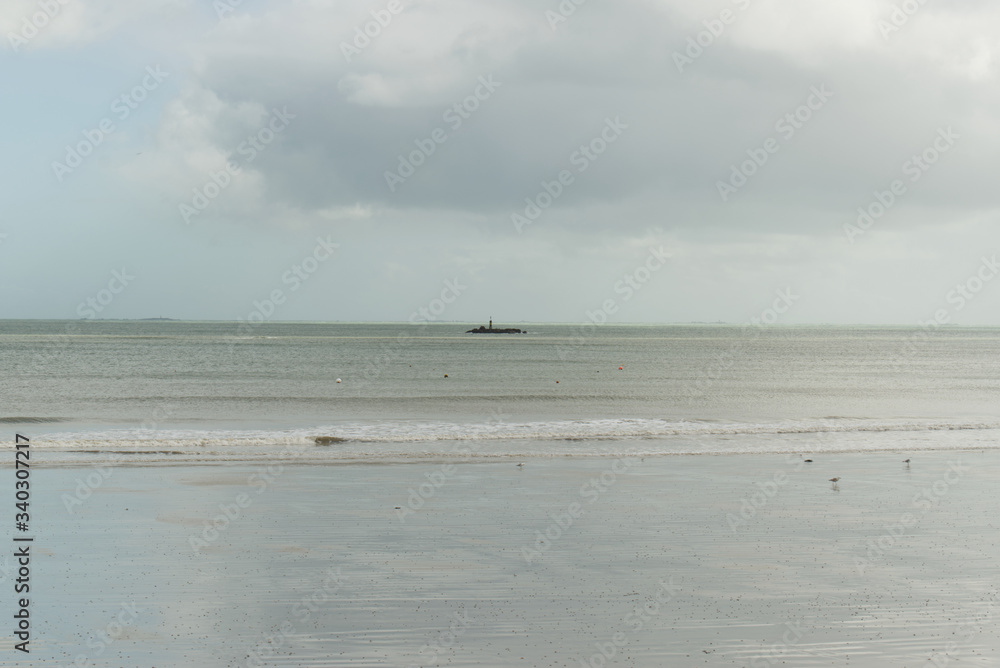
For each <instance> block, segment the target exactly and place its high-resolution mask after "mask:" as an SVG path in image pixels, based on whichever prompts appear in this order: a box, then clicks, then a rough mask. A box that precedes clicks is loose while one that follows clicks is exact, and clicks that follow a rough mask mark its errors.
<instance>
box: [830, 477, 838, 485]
mask: <svg viewBox="0 0 1000 668" xmlns="http://www.w3.org/2000/svg"><path fill="white" fill-rule="evenodd" d="M839 481H840V478H839V477H837V478H830V482H832V483H833V484H834V485H836V484H837V483H838V482H839Z"/></svg>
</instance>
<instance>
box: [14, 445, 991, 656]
mask: <svg viewBox="0 0 1000 668" xmlns="http://www.w3.org/2000/svg"><path fill="white" fill-rule="evenodd" d="M906 458H907V455H906V454H902V453H895V452H889V453H867V454H862V453H850V454H824V455H821V456H815V457H813V459H814V460H815V461H814V462H813V463H810V464H806V463H803V461H802V458H801V457H799V456H785V455H758V456H751V455H747V456H732V455H727V456H675V457H646V458H645V459H644V460H643V459H639V458H635V459H613V458H607V459H605V458H587V459H570V458H559V459H543V458H538V459H527V460H524V461H523V463H524V466H523V467H518V466H516V465H515V463H514V462H508V461H505V462H493V463H456V464H448V463H446V462H436V463H414V464H389V465H375V464H351V465H328V466H302V465H287V466H278V465H275V466H272V468H271V470H270V471H268V470H267V469H266V468H265V467H264V466H261V465H259V464H239V465H229V466H223V465H210V466H192V465H184V466H159V467H131V468H125V467H121V468H117V469H114V470H113V472H112V474H111V476H110V477H107V478H106V480H104V481H103V482H102V483H101V484H100V485H99V486H97V487H96V488H95V489H93V490H92V491H91V493H90V494H89V495H87V496H86V498H83V499H82V500H81V499H77V500H80V503H75V502H68V501H67V500H68V499H76V498H77V496H84V495H82V494H80V495H78V494H77V491H76V490H77V487H78V481H80V480H83V481H85V480H86V479H87V476H88V475H92V474H93V472H94V469H91V468H86V467H81V468H73V467H68V468H51V469H46V468H45V465H44V461H43V458H42V457H41V456H40V457H39V459H40V460H42V461H39V462H38V463H37V464H35V465H34V467H35V468H33V469H32V484H33V496H32V498H33V504H34V514H33V518H32V519H33V523H34V529H35V532H34V534H35V542H34V543H33V545H32V559H33V561H32V576H31V577H32V592H31V593H32V596H33V600H32V615H33V629H34V636H33V641H32V653H31V665H34V666H57V665H58V666H66V665H73V663H74V661H75V662H77V664H76V665H102V666H103V665H106V666H118V665H122V666H158V667H165V666H179V665H197V666H260V665H265V666H437V665H441V666H446V665H447V666H504V665H525V666H572V667H574V668H575V667H577V666H603V665H608V666H664V665H670V666H673V665H676V666H754V667H759V666H771V665H795V666H845V665H850V666H887V665H892V666H907V667H911V666H913V667H917V666H927V665H934V663H933V662H934V661H937V662H938V665H964V666H989V665H997V662H998V661H1000V653H998V651H1000V640H998V638H1000V634H998V633H997V630H998V624H997V621H996V620H997V618H998V614H997V611H996V610H995V609H994V608H995V606H996V605H997V604H998V603H1000V600H998V598H997V594H996V591H997V590H996V587H997V583H998V582H1000V565H998V560H997V558H996V555H997V548H998V531H997V519H996V518H997V516H998V510H1000V508H998V506H1000V500H998V497H997V495H996V482H995V481H996V480H998V479H1000V475H998V474H1000V453H997V452H921V453H920V454H919V456H918V457H917V456H915V457H914V458H913V462H912V463H911V464H910V466H909V467H907V465H906V464H904V463H903V462H902V460H903V459H906ZM8 473H9V474H11V475H12V472H11V471H8ZM831 477H840V478H841V479H840V481H839V482H838V484H837V485H836V487H834V486H833V485H832V484H831V483H830V482H828V480H829V478H831ZM422 485H423V487H421V486H422ZM397 506H398V507H399V509H398V510H397ZM68 508H69V509H71V510H72V512H70V511H69V510H68ZM212 520H214V524H211V523H210V522H212ZM209 527H210V528H209ZM2 565H3V566H4V567H5V569H6V570H5V573H4V576H5V578H6V579H7V580H8V581H9V580H10V578H11V574H12V571H10V570H9V569H10V561H5V562H4V563H3V564H2ZM5 642H6V643H12V641H11V640H10V639H9V638H8V639H5ZM6 649H12V648H6ZM88 661H89V663H87V662H88Z"/></svg>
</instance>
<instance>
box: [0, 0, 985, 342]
mask: <svg viewBox="0 0 1000 668" xmlns="http://www.w3.org/2000/svg"><path fill="white" fill-rule="evenodd" d="M577 1H579V0H577ZM903 5H906V6H905V8H903ZM46 7H48V14H51V16H49V15H47V14H46V13H45V11H46ZM906 10H908V11H909V12H910V13H909V14H908V13H906ZM0 28H2V33H3V38H4V45H3V49H2V54H0V59H2V63H0V86H2V91H3V105H2V107H0V110H2V111H0V114H2V115H3V123H2V127H3V134H4V141H3V151H2V153H0V178H2V182H3V186H2V191H0V192H2V193H3V194H2V197H3V200H2V207H0V234H2V235H3V236H2V237H0V294H2V299H0V317H4V318H77V317H103V318H144V317H155V316H164V317H171V318H182V319H212V320H234V319H237V318H244V319H245V318H247V317H248V316H249V315H250V314H251V313H254V312H259V313H262V316H260V317H263V318H266V319H273V320H340V321H358V320H375V321H397V320H398V321H405V320H408V319H410V318H411V316H412V314H414V313H419V312H420V311H419V310H420V309H421V308H423V309H424V310H425V313H429V314H431V317H434V318H439V319H443V320H462V321H473V322H479V321H483V322H485V320H486V319H487V318H488V317H489V316H490V315H492V316H493V317H494V319H495V320H496V321H498V322H518V321H570V322H580V321H584V320H586V319H587V318H588V315H587V314H588V312H589V313H590V314H591V315H593V316H594V317H597V318H600V317H602V316H601V315H600V314H597V311H598V310H601V311H605V310H606V311H607V312H609V318H610V320H612V321H620V322H690V321H727V322H733V323H739V322H746V321H748V320H749V319H751V318H755V317H761V316H762V315H767V313H768V312H767V309H768V308H769V307H771V306H772V305H774V303H775V300H776V299H778V297H777V294H778V292H779V291H781V292H783V293H784V294H785V295H786V300H785V301H784V302H781V303H780V304H779V305H780V306H781V309H779V310H784V311H785V312H784V313H781V314H780V315H779V317H778V319H777V321H778V322H781V323H789V324H795V323H828V322H829V323H877V324H881V323H898V324H916V323H917V322H918V321H921V320H927V319H930V318H933V317H935V314H936V313H937V314H939V315H941V314H942V312H943V315H942V317H943V318H944V319H946V320H947V321H948V322H954V323H959V324H967V325H974V324H1000V280H998V281H996V282H991V281H990V280H989V279H991V278H992V277H993V275H994V274H995V273H996V272H997V271H1000V268H996V267H994V266H993V265H992V264H991V261H992V260H991V259H992V258H993V256H994V254H995V253H1000V227H998V224H997V223H998V216H997V199H998V197H1000V188H998V187H997V178H998V171H997V170H998V165H1000V161H998V158H1000V152H998V148H1000V129H998V128H1000V126H998V124H997V118H998V116H1000V104H998V94H1000V86H998V85H997V83H998V81H997V63H996V60H995V54H996V52H997V49H998V47H997V45H998V44H1000V6H998V5H997V3H995V2H988V1H986V0H982V1H979V0H962V1H961V2H947V1H946V0H934V2H927V3H926V4H924V5H921V4H920V3H918V2H917V1H916V0H908V2H906V3H902V2H901V3H900V5H899V8H894V4H893V3H892V2H883V1H880V0H837V2H830V1H825V2H817V1H815V0H615V1H614V2H608V1H607V0H587V1H585V2H583V3H582V4H580V5H577V4H575V3H574V2H573V0H564V1H563V2H562V4H560V3H559V2H557V1H556V0H544V1H542V2H528V1H522V0H505V1H494V0H478V1H477V2H468V1H467V0H411V1H409V2H407V1H405V0H394V1H393V2H389V1H388V0H373V1H370V2H369V1H363V2H362V1H358V2H336V1H327V0H281V1H278V0H274V1H268V0H243V1H242V2H238V0H218V1H216V2H214V3H213V2H211V1H210V0H197V1H195V0H143V1H142V2H121V1H120V0H47V1H41V0H40V1H37V2H36V1H34V0H7V1H5V2H3V3H2V4H0ZM366 31H367V33H368V34H367V35H366V34H365V33H366ZM734 170H735V171H734ZM560 179H562V182H560ZM894 182H895V183H894ZM894 190H895V192H893V191H894ZM526 199H527V200H531V202H530V203H529V202H528V201H526ZM880 200H881V202H880ZM536 206H537V207H538V209H535V208H534V207H536ZM859 207H860V208H862V209H863V210H868V212H869V215H870V216H871V217H870V218H861V221H860V222H859V215H860V214H859V211H858V210H859ZM667 256H669V257H667ZM984 257H985V259H986V262H985V263H984ZM959 286H961V290H960V289H959ZM789 291H790V294H791V295H792V296H793V297H794V299H791V300H788V299H787V296H788V295H789ZM963 291H964V293H965V294H964V295H963ZM272 298H274V301H275V302H277V303H274V304H273V307H272V306H269V304H268V303H267V302H269V301H271V300H272ZM88 300H89V301H88ZM435 300H440V301H435ZM788 301H791V306H787V307H786V305H785V304H786V303H787V302H788ZM255 302H256V303H255ZM420 317H423V316H420Z"/></svg>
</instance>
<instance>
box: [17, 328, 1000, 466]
mask: <svg viewBox="0 0 1000 668" xmlns="http://www.w3.org/2000/svg"><path fill="white" fill-rule="evenodd" d="M472 326H473V325H472V324H461V323H434V324H428V323H422V324H371V323H364V324H352V323H335V324H334V323H275V322H265V323H259V324H252V323H251V324H247V323H232V322H179V321H96V320H83V321H10V320H8V321H0V370H2V376H0V397H2V408H0V425H2V426H3V427H4V428H5V429H4V431H5V432H9V433H7V434H6V436H4V438H5V439H7V438H8V437H9V438H10V439H13V434H14V432H19V433H22V434H24V435H26V436H28V437H30V438H31V439H32V443H33V445H34V446H35V447H36V451H44V453H45V456H46V457H47V459H49V460H50V461H60V462H65V463H75V462H76V463H86V462H89V461H92V460H100V459H102V458H105V457H107V456H108V455H109V454H111V453H113V454H114V455H115V457H116V459H119V460H126V461H129V460H134V461H136V462H137V463H138V462H142V463H171V462H175V463H188V462H192V461H219V460H221V461H227V460H229V461H232V460H247V459H257V458H268V459H269V458H273V457H275V456H294V457H298V458H299V459H300V460H301V461H407V460H413V459H421V460H428V459H429V460H434V459H448V458H454V457H458V456H461V457H466V458H483V459H489V458H522V457H565V456H581V457H587V456H608V455H642V456H656V455H672V454H724V453H783V452H789V453H800V454H802V453H813V452H821V451H822V452H831V451H841V452H853V451H866V450H899V451H905V452H909V451H913V450H921V449H973V448H974V449H985V448H993V447H996V444H997V441H998V436H1000V355H998V353H1000V329H998V328H957V327H947V328H940V329H934V330H927V329H923V328H904V327H830V326H822V327H821V326H811V327H774V328H762V327H754V326H747V327H741V326H726V325H611V324H604V325H598V324H588V325H580V324H576V325H571V324H531V323H529V324H515V325H513V326H516V327H519V328H521V329H523V330H526V332H527V333H525V334H505V335H496V334H467V333H466V330H468V329H471V328H472ZM505 326H510V325H505ZM338 380H339V382H338Z"/></svg>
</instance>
